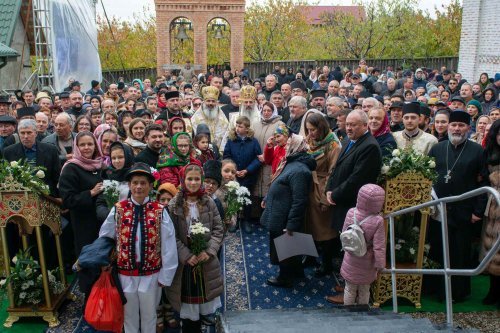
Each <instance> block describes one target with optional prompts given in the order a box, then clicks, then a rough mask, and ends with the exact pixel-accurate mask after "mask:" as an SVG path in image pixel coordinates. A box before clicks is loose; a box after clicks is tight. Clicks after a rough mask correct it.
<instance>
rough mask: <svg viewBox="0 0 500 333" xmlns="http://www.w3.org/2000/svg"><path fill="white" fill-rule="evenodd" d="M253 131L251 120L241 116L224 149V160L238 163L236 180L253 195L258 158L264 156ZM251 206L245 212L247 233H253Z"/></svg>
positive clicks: (244, 223)
mask: <svg viewBox="0 0 500 333" xmlns="http://www.w3.org/2000/svg"><path fill="white" fill-rule="evenodd" d="M253 134H254V132H253V130H252V129H251V128H250V119H248V118H247V117H245V116H241V117H239V118H238V119H237V120H236V126H235V128H234V129H231V130H230V132H229V134H228V138H229V140H228V141H227V143H226V146H225V147H224V157H223V158H224V159H231V160H233V161H234V162H235V163H236V167H237V172H236V180H237V181H238V183H240V185H241V186H245V187H246V188H248V190H249V191H250V193H252V188H253V186H254V185H255V183H256V181H257V176H258V171H259V169H260V167H261V162H260V161H259V158H258V156H259V155H261V154H262V150H261V148H260V145H259V142H258V141H257V139H255V138H254V137H253ZM250 213H251V206H250V205H249V206H245V208H244V210H243V220H242V221H243V229H244V231H245V232H246V233H250V232H252V228H251V225H250V221H249V220H250Z"/></svg>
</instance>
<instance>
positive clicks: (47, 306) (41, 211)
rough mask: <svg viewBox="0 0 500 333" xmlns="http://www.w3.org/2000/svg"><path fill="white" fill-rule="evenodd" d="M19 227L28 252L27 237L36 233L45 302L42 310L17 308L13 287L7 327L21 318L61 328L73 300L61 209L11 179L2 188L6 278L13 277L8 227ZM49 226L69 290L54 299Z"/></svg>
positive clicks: (0, 265) (0, 209) (1, 268)
mask: <svg viewBox="0 0 500 333" xmlns="http://www.w3.org/2000/svg"><path fill="white" fill-rule="evenodd" d="M9 222H12V223H15V224H17V226H18V228H19V233H20V235H21V236H22V241H23V248H24V249H25V250H26V249H27V248H28V240H27V237H26V236H27V235H30V234H32V233H33V230H34V231H35V233H36V244H37V249H38V253H39V256H40V270H41V274H42V282H43V291H44V302H42V303H41V304H40V305H38V306H23V307H17V306H16V305H15V302H14V294H13V290H12V287H11V286H10V285H8V286H7V290H8V296H9V307H8V309H7V312H8V313H9V317H7V319H6V320H5V323H4V326H5V327H12V324H13V323H15V322H16V321H18V320H19V318H21V317H42V318H43V320H45V321H47V322H48V323H49V327H55V326H58V325H59V320H58V319H57V317H58V313H57V310H58V309H59V307H60V306H61V304H62V303H63V301H64V300H65V299H66V298H68V297H69V298H71V295H68V294H69V286H68V284H67V283H66V276H65V274H64V265H63V260H62V253H61V244H60V240H59V235H61V233H62V229H61V218H60V209H59V207H58V206H57V205H55V204H54V203H52V202H51V201H49V200H47V199H46V198H44V197H42V196H40V195H38V194H36V193H34V192H32V191H31V190H30V189H27V188H24V187H23V186H22V185H21V184H19V183H17V182H16V181H15V180H13V179H10V181H9V180H8V181H7V182H6V183H4V184H0V233H1V234H0V235H1V238H0V239H1V245H2V252H3V253H1V255H2V257H3V261H2V262H0V271H4V273H5V276H9V274H10V272H9V269H8V268H9V267H10V256H9V249H8V239H7V235H6V226H7V223H9ZM43 224H44V225H46V226H47V227H49V228H50V230H51V231H52V233H53V234H54V235H55V240H56V248H57V259H58V263H59V273H60V279H61V282H62V283H63V284H64V285H65V286H66V289H65V291H64V292H63V293H61V294H59V295H53V294H52V293H51V292H50V287H49V277H48V273H47V266H46V262H45V254H44V244H43V240H42V230H41V226H42V225H43Z"/></svg>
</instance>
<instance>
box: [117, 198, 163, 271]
mask: <svg viewBox="0 0 500 333" xmlns="http://www.w3.org/2000/svg"><path fill="white" fill-rule="evenodd" d="M162 211H163V206H161V205H160V204H159V203H158V202H151V201H149V202H148V203H146V204H145V205H142V206H139V205H135V204H134V203H133V202H132V201H130V200H123V201H120V202H118V203H117V204H116V252H117V256H118V258H117V267H118V273H120V274H122V275H128V276H144V275H151V274H154V273H156V272H158V271H159V270H160V268H161V232H160V231H161V221H162ZM139 228H140V237H141V239H140V244H141V247H140V251H141V253H140V254H138V253H136V246H135V243H136V237H137V230H138V229H139ZM139 260H140V261H139Z"/></svg>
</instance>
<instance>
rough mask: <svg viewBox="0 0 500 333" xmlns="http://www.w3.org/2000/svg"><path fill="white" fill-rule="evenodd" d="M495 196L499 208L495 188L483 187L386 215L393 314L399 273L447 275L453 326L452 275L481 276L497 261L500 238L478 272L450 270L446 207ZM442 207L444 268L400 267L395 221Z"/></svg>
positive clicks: (449, 318) (449, 320)
mask: <svg viewBox="0 0 500 333" xmlns="http://www.w3.org/2000/svg"><path fill="white" fill-rule="evenodd" d="M485 193H488V194H491V195H492V196H493V199H495V201H496V202H497V205H498V207H500V195H499V193H498V191H497V190H495V189H494V188H492V187H486V186H485V187H481V188H478V189H475V190H472V191H469V192H466V193H464V194H462V195H457V196H453V197H446V198H441V199H436V200H432V201H429V202H426V203H423V204H421V205H418V206H413V207H409V208H405V209H401V210H398V211H396V212H392V213H390V214H387V215H386V218H388V219H389V242H390V254H391V268H390V269H384V270H383V272H385V273H391V279H392V281H391V282H392V306H393V312H396V313H397V312H398V297H397V288H396V274H398V273H399V274H430V275H444V277H445V279H444V282H445V291H446V322H447V324H448V325H449V326H453V304H452V290H451V276H453V275H460V276H473V275H478V274H479V273H481V272H482V271H483V270H484V269H485V268H486V265H488V264H489V262H490V261H491V260H492V259H493V256H494V255H495V254H496V253H497V251H498V250H499V249H500V237H498V238H497V240H496V241H495V244H494V245H493V246H492V247H491V249H490V250H489V251H488V252H487V253H486V255H485V257H484V258H483V260H482V261H481V262H480V263H479V265H478V266H477V267H476V268H475V269H451V268H450V249H449V247H448V218H447V215H446V204H447V203H451V202H457V201H462V200H465V199H469V198H473V197H476V196H478V195H481V194H485ZM437 205H439V206H440V217H441V232H442V239H443V266H444V267H443V268H440V269H423V268H414V269H409V268H396V250H395V232H394V218H395V217H397V216H400V215H404V214H407V213H411V212H414V211H417V210H420V209H422V208H427V207H431V206H437Z"/></svg>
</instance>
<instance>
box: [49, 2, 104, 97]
mask: <svg viewBox="0 0 500 333" xmlns="http://www.w3.org/2000/svg"><path fill="white" fill-rule="evenodd" d="M47 2H48V3H49V6H50V14H51V15H50V18H51V20H52V22H51V26H52V36H51V41H52V42H53V43H54V47H53V50H54V54H53V56H54V89H55V91H62V90H63V89H64V88H65V87H67V86H68V80H69V79H70V78H74V79H75V80H78V81H79V82H80V83H81V84H82V89H81V90H82V91H83V92H85V91H87V90H89V89H90V88H91V87H90V81H92V80H97V81H99V82H101V80H102V73H101V61H100V59H99V52H98V49H97V25H96V22H95V9H94V6H93V4H92V1H91V0H78V1H74V0H48V1H47Z"/></svg>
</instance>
